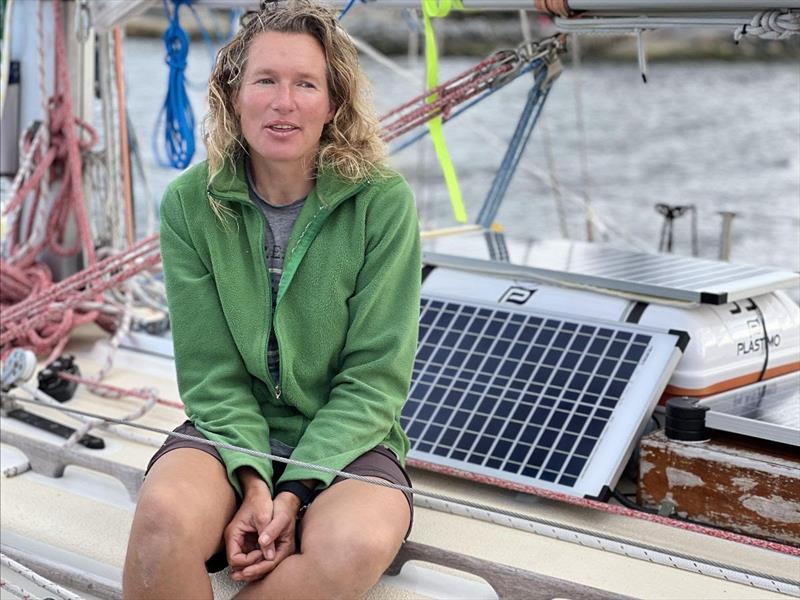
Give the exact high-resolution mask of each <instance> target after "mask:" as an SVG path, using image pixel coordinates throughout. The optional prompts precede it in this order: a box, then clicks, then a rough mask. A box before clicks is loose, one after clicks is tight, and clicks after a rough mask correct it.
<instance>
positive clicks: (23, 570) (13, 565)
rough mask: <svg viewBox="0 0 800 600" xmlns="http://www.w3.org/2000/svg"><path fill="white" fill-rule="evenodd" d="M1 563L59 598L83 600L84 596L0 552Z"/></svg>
mask: <svg viewBox="0 0 800 600" xmlns="http://www.w3.org/2000/svg"><path fill="white" fill-rule="evenodd" d="M0 564H2V565H3V566H4V567H6V568H8V569H9V570H11V571H13V572H14V573H17V574H18V575H22V576H23V577H25V578H26V579H29V580H30V581H32V582H33V583H35V584H36V585H38V586H39V587H41V588H43V589H45V590H47V591H48V592H51V593H53V594H55V595H56V596H58V597H59V598H62V599H63V600H82V597H81V596H78V594H74V593H72V592H70V591H69V590H68V589H66V588H63V587H61V586H60V585H57V584H55V583H53V582H52V581H50V580H49V579H47V578H45V577H42V576H41V575H39V574H37V573H34V572H33V571H31V570H30V569H29V568H28V567H26V566H24V565H21V564H19V563H18V562H17V561H15V560H11V559H10V558H8V557H7V556H6V555H5V554H0ZM29 597H31V598H32V597H33V596H29Z"/></svg>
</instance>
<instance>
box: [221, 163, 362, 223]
mask: <svg viewBox="0 0 800 600" xmlns="http://www.w3.org/2000/svg"><path fill="white" fill-rule="evenodd" d="M244 160H245V159H244V156H243V155H240V156H239V157H238V158H237V159H236V161H235V162H231V161H225V165H224V166H223V168H222V170H221V171H220V172H219V174H218V175H217V176H216V177H215V178H214V180H213V181H212V182H211V183H210V184H209V185H208V193H209V194H210V195H211V196H213V197H214V198H216V199H217V200H222V201H227V202H235V203H240V204H252V201H251V200H250V194H249V193H248V189H247V175H246V173H245V165H244ZM366 183H367V182H366V181H359V182H350V181H347V180H346V179H343V178H341V177H340V176H339V175H337V174H336V173H335V172H334V171H333V169H331V168H322V169H320V170H319V172H318V173H317V181H316V183H315V185H314V190H313V191H314V192H316V193H310V194H309V196H308V198H309V199H311V198H314V199H315V200H316V201H317V202H318V203H319V205H320V208H325V209H329V210H330V209H333V208H335V207H336V206H338V205H339V204H340V203H341V202H342V201H344V200H346V199H347V198H349V197H350V196H353V195H354V194H355V193H356V192H357V191H358V190H360V189H361V188H362V187H363V186H364V185H365V184H366Z"/></svg>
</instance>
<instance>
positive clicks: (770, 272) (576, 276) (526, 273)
mask: <svg viewBox="0 0 800 600" xmlns="http://www.w3.org/2000/svg"><path fill="white" fill-rule="evenodd" d="M573 243H574V242H573ZM641 254H642V255H644V256H653V257H660V256H661V255H658V254H652V255H647V254H646V253H641ZM663 258H664V260H670V259H671V257H670V256H665V257H663ZM681 258H683V259H684V260H694V261H697V262H702V263H707V266H708V268H712V267H713V266H714V263H715V262H716V261H711V260H707V259H688V258H685V257H681ZM675 259H676V260H677V259H678V257H675ZM422 261H423V263H424V264H426V265H431V266H438V267H449V268H452V269H461V270H466V271H473V272H477V273H484V274H486V275H492V276H495V277H507V278H511V279H516V280H519V281H533V282H548V281H552V280H556V281H562V282H564V283H566V284H569V283H574V284H579V285H589V286H594V287H597V288H602V289H608V290H615V291H619V292H623V293H625V292H627V293H630V294H635V295H638V296H641V295H645V296H652V297H654V298H664V299H667V300H677V301H679V302H687V303H695V304H713V305H722V304H727V303H728V302H735V301H737V300H744V299H746V298H751V297H753V296H760V295H761V294H767V293H769V292H773V291H775V290H776V289H783V288H788V287H791V286H793V285H797V284H798V283H800V274H797V273H793V272H791V271H782V270H779V269H774V268H767V267H764V268H763V272H761V273H759V274H758V275H751V276H749V277H748V285H747V286H741V287H735V286H734V285H733V284H713V285H709V286H706V287H704V288H702V289H696V290H695V289H683V288H677V287H669V286H663V285H656V284H653V283H646V282H637V281H633V280H626V279H618V278H613V277H608V276H602V275H591V274H587V273H581V272H572V271H566V270H558V269H550V268H544V267H537V266H530V265H515V264H511V263H507V262H501V261H491V260H482V259H477V258H466V257H462V256H454V255H449V254H438V253H433V252H425V253H423V256H422ZM720 265H721V267H722V266H723V263H720ZM721 267H720V268H721ZM743 268H744V267H743Z"/></svg>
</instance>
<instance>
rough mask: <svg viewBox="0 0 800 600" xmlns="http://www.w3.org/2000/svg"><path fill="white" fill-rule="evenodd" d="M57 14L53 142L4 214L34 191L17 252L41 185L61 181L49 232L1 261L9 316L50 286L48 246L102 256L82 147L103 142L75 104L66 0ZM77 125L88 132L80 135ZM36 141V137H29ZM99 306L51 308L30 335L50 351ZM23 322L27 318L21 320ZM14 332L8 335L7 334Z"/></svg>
mask: <svg viewBox="0 0 800 600" xmlns="http://www.w3.org/2000/svg"><path fill="white" fill-rule="evenodd" d="M52 6H53V18H54V31H55V39H54V60H55V84H54V91H53V95H52V96H51V97H50V99H49V101H48V124H49V140H50V142H49V143H50V145H49V147H47V148H46V149H43V150H40V151H37V152H36V155H35V156H34V159H35V160H36V163H35V165H36V166H35V168H34V170H33V173H32V174H31V175H30V177H29V178H28V179H27V180H26V181H25V182H24V184H23V185H22V186H20V188H19V189H18V190H17V192H16V194H15V195H14V198H13V199H12V201H11V202H10V203H9V205H8V206H7V207H6V209H5V211H4V214H8V213H10V212H12V211H17V210H19V209H20V207H21V205H22V203H23V202H24V201H25V199H26V198H28V197H30V195H31V194H32V193H33V194H34V195H33V197H32V199H31V203H30V206H29V209H30V210H29V215H30V216H29V218H28V222H27V228H26V229H25V230H24V231H23V224H22V219H17V221H16V226H15V227H14V229H13V231H12V232H10V233H9V235H11V236H12V238H11V240H10V244H9V248H10V249H11V255H12V256H13V255H14V250H16V249H19V247H20V246H21V245H22V243H21V240H23V239H25V238H23V235H26V236H28V238H29V237H30V236H31V234H32V233H33V222H34V220H35V218H36V214H37V212H38V207H39V204H40V203H41V202H42V201H43V198H42V197H41V194H40V187H41V184H42V180H43V178H44V177H48V179H50V180H53V181H59V182H60V189H58V191H57V193H56V195H55V197H54V198H53V205H52V209H51V210H50V213H49V215H48V216H47V224H46V228H45V230H46V235H45V236H44V238H43V239H42V240H41V241H39V242H38V243H37V244H33V245H31V247H30V248H27V249H26V250H25V252H24V254H22V255H21V256H18V257H16V258H15V260H14V262H13V263H10V262H8V261H0V284H2V290H1V291H0V308H2V309H3V321H4V322H5V321H6V319H7V318H8V316H9V315H15V314H17V311H16V310H15V309H16V308H17V307H18V306H20V305H21V303H24V301H25V300H26V299H28V298H31V297H37V296H38V295H39V294H40V293H41V292H42V290H44V289H47V288H49V287H50V283H51V281H52V277H51V274H50V270H49V269H48V268H47V266H46V265H44V264H43V263H41V262H37V259H38V257H39V256H40V254H41V253H42V251H43V250H45V249H49V250H50V251H52V252H53V253H54V254H56V255H57V256H71V255H74V254H77V253H79V252H82V253H83V259H84V261H85V263H87V264H89V265H93V264H94V263H95V262H96V259H95V253H94V243H93V241H92V236H91V230H90V227H89V219H88V216H87V214H86V207H85V201H84V196H83V177H82V164H81V152H82V151H84V150H86V149H88V148H90V147H92V146H93V145H94V144H95V143H96V142H97V134H96V132H95V131H94V129H93V128H92V127H91V126H90V125H88V124H87V123H85V122H84V121H82V120H80V119H78V118H77V117H75V115H74V113H73V110H72V90H71V85H70V77H69V66H68V64H67V56H66V47H65V43H64V31H63V19H62V4H61V0H57V1H55V2H53V4H52ZM77 127H79V128H80V129H81V130H82V131H83V132H85V135H83V134H82V135H81V136H80V137H81V138H84V139H79V135H78V131H77ZM27 143H28V144H30V143H32V140H29V141H28V142H27ZM71 221H72V222H74V223H75V225H76V227H77V230H78V236H77V239H76V240H75V242H74V243H72V244H68V242H67V226H68V224H69V223H70V222H71ZM97 316H98V313H97V312H96V311H74V310H65V311H61V312H60V313H59V314H58V315H57V314H56V313H55V312H53V311H50V312H47V313H46V314H45V315H44V316H43V317H42V319H41V320H40V321H41V322H40V323H39V325H40V328H39V330H38V331H36V330H34V329H31V330H30V332H29V333H28V335H27V336H26V339H27V340H28V341H29V342H30V343H33V344H34V347H35V348H36V350H37V351H38V352H42V353H43V352H47V351H48V350H51V349H52V348H53V346H55V345H57V344H58V343H59V340H60V339H61V338H62V337H63V336H64V335H65V334H66V333H67V332H68V331H70V330H71V329H72V328H74V327H76V326H78V325H80V324H82V323H86V322H89V321H92V320H94V319H95V318H97ZM19 325H23V324H19ZM7 338H8V336H6V339H7ZM7 344H8V342H0V350H1V351H2V352H3V353H5V352H6V351H7V350H8V347H7Z"/></svg>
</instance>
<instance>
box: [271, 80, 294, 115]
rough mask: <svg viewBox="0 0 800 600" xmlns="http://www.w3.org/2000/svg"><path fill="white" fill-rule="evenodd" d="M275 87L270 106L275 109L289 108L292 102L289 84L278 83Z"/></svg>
mask: <svg viewBox="0 0 800 600" xmlns="http://www.w3.org/2000/svg"><path fill="white" fill-rule="evenodd" d="M275 87H276V89H275V95H274V96H273V97H272V108H273V109H274V110H277V111H287V110H291V109H292V106H293V104H294V98H293V94H292V88H291V86H288V85H278V86H275Z"/></svg>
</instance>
